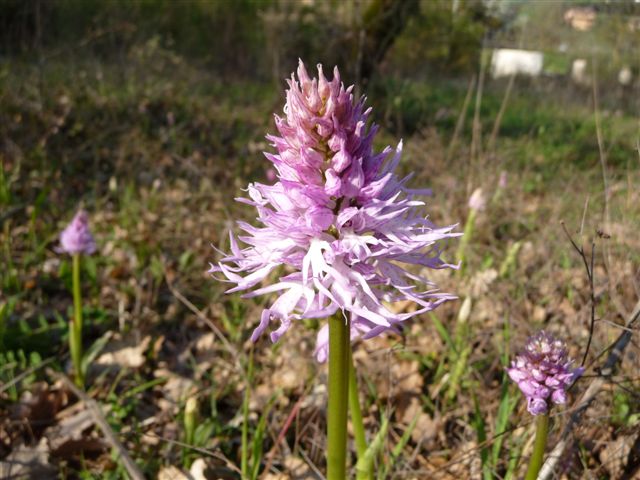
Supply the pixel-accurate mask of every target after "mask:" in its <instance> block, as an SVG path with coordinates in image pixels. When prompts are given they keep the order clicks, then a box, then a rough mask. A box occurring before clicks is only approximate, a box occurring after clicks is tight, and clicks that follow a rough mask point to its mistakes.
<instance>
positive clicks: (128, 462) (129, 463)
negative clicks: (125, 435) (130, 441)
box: [47, 370, 144, 480]
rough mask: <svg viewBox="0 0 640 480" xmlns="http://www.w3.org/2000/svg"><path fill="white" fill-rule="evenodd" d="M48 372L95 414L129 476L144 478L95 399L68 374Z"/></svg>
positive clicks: (94, 416) (94, 417) (136, 479)
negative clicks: (81, 388)
mask: <svg viewBox="0 0 640 480" xmlns="http://www.w3.org/2000/svg"><path fill="white" fill-rule="evenodd" d="M47 373H48V374H49V375H51V376H52V377H54V378H56V379H59V380H62V382H64V384H65V385H66V387H67V388H68V389H69V390H71V391H72V392H73V394H74V395H75V396H76V397H78V398H79V399H80V400H81V401H82V402H83V403H84V404H85V406H86V407H87V408H88V409H89V411H90V412H91V414H92V416H93V419H94V421H95V422H96V424H97V425H98V426H99V427H100V430H102V433H103V434H104V436H105V439H106V440H107V442H109V444H111V446H112V447H113V448H114V450H116V451H117V452H118V456H119V457H120V459H121V460H122V464H123V465H124V468H125V469H126V470H127V473H128V474H129V476H130V477H131V478H132V479H133V480H144V475H143V474H142V471H141V470H140V469H139V468H138V466H137V465H136V464H135V462H134V461H133V459H132V458H131V456H129V453H127V450H126V449H125V448H124V445H122V443H120V440H118V438H117V437H116V434H115V433H113V430H112V429H111V427H110V426H109V423H108V422H107V420H106V419H105V418H104V415H103V414H102V411H101V410H100V406H99V405H98V404H97V403H96V402H95V400H93V399H91V398H89V396H88V395H87V394H86V393H85V392H83V391H82V390H80V389H79V388H78V387H76V386H75V384H74V383H73V382H72V381H71V380H70V379H69V377H67V376H66V375H63V374H60V373H56V372H54V371H53V370H48V371H47Z"/></svg>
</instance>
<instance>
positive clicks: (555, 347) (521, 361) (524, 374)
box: [507, 331, 584, 415]
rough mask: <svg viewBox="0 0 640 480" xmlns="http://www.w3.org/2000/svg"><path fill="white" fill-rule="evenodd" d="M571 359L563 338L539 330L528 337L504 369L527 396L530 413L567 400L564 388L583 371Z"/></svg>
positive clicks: (538, 413) (534, 413)
mask: <svg viewBox="0 0 640 480" xmlns="http://www.w3.org/2000/svg"><path fill="white" fill-rule="evenodd" d="M572 363H573V362H572V360H570V359H569V358H568V353H567V348H566V346H565V344H564V342H562V341H561V340H558V339H556V338H554V337H553V336H552V335H550V334H548V333H546V332H544V331H541V332H539V333H538V334H536V335H534V336H533V337H531V338H530V339H529V340H528V342H527V344H526V346H525V348H524V350H523V351H522V352H521V353H520V354H519V355H517V356H516V359H515V360H514V361H513V362H511V367H510V368H507V373H508V375H509V377H510V378H511V380H513V381H514V382H516V383H517V384H518V387H519V388H520V390H521V391H522V393H523V394H524V396H525V397H526V398H527V410H529V413H531V414H532V415H542V414H546V413H547V412H548V411H549V408H550V406H551V404H557V405H562V404H565V403H566V402H567V388H569V386H571V385H572V384H573V382H574V381H575V380H576V379H577V378H578V377H580V375H582V373H583V372H584V368H582V367H578V368H571V364H572Z"/></svg>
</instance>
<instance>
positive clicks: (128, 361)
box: [94, 335, 151, 368]
mask: <svg viewBox="0 0 640 480" xmlns="http://www.w3.org/2000/svg"><path fill="white" fill-rule="evenodd" d="M136 337H137V335H129V336H127V338H126V339H122V338H120V339H118V338H117V337H116V338H115V339H114V340H113V341H111V342H110V343H109V346H108V347H107V348H106V351H105V352H103V353H102V354H101V355H100V356H99V357H98V358H97V359H96V361H95V362H94V365H96V366H99V367H126V368H140V367H141V366H142V365H144V363H145V360H146V358H145V355H144V354H145V352H146V351H147V348H148V347H149V344H150V343H151V337H150V336H148V335H147V336H145V337H144V338H143V339H142V340H137V339H136Z"/></svg>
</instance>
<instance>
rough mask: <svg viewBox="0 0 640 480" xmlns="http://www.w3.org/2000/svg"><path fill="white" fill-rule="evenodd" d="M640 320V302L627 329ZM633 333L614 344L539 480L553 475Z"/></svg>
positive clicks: (551, 454)
mask: <svg viewBox="0 0 640 480" xmlns="http://www.w3.org/2000/svg"><path fill="white" fill-rule="evenodd" d="M639 318H640V300H639V301H638V303H636V306H635V307H634V309H633V313H632V314H631V316H630V317H629V318H628V320H627V323H626V325H625V327H626V328H627V329H631V328H632V327H633V325H634V324H635V323H636V322H637V321H638V319H639ZM632 334H633V332H632V331H631V330H625V331H624V332H622V333H621V334H620V336H619V337H618V339H617V340H616V341H615V342H614V344H613V346H612V348H611V352H610V353H609V356H608V357H607V360H606V361H605V362H604V365H603V366H602V368H601V369H600V375H599V376H598V377H597V378H596V379H594V380H593V382H591V385H589V388H587V390H586V391H585V392H584V394H583V395H582V398H580V400H579V401H578V402H577V404H576V406H575V407H574V409H573V410H574V412H573V413H572V414H571V416H570V417H569V421H568V423H567V425H566V426H565V427H564V430H563V431H562V434H561V435H560V440H559V441H558V442H557V443H556V446H555V448H554V449H553V451H552V452H551V453H550V454H549V457H548V458H547V461H546V462H545V463H544V465H543V466H542V469H541V470H540V473H539V474H538V480H548V479H549V478H551V476H552V475H553V471H554V470H555V468H556V466H557V465H558V463H559V462H560V458H561V457H562V454H563V453H564V451H565V449H566V448H567V446H568V444H569V436H570V434H571V432H572V431H573V429H574V428H575V427H576V426H577V425H578V423H579V422H580V418H581V417H582V414H583V413H584V412H585V410H586V409H587V408H588V407H589V405H590V404H591V402H592V401H593V399H594V398H595V397H596V395H597V394H598V392H599V391H600V389H601V388H602V387H603V386H604V384H605V382H606V381H607V380H608V379H609V378H610V377H611V375H612V374H613V371H614V368H615V367H616V365H617V364H618V362H619V361H620V360H621V359H622V354H623V353H624V350H625V348H627V345H628V344H629V342H630V341H631V335H632Z"/></svg>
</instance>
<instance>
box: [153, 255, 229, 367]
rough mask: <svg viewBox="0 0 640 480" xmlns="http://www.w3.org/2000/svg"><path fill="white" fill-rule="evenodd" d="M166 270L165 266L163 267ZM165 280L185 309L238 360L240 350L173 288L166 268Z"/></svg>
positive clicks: (200, 311)
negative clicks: (211, 332)
mask: <svg viewBox="0 0 640 480" xmlns="http://www.w3.org/2000/svg"><path fill="white" fill-rule="evenodd" d="M163 268H164V266H163ZM164 279H165V282H167V287H168V288H169V291H170V292H171V293H172V295H173V296H174V297H176V298H177V299H178V300H179V301H180V302H181V303H182V304H183V305H184V306H185V307H187V308H188V309H189V310H191V312H193V314H194V315H195V316H196V317H198V318H199V319H200V320H201V321H202V322H204V323H205V324H206V325H207V326H208V327H209V328H210V329H211V331H213V333H214V335H215V336H216V337H218V339H219V340H220V342H221V343H222V344H223V345H224V347H225V348H226V349H227V351H228V352H229V353H230V354H231V355H232V357H233V358H238V356H239V353H238V350H237V349H236V348H235V347H234V346H233V345H231V343H229V340H227V338H226V337H225V336H224V334H223V333H222V332H221V331H220V329H219V328H218V327H216V325H215V324H214V323H213V322H212V321H211V320H210V319H209V318H208V317H207V316H206V315H205V314H204V312H203V311H202V310H200V309H199V308H198V307H196V306H195V305H194V304H193V303H191V301H190V300H189V299H188V298H187V297H185V296H184V295H182V293H180V292H179V291H178V290H176V288H175V287H174V286H173V284H172V283H171V281H170V280H169V276H168V275H167V270H166V268H164Z"/></svg>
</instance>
